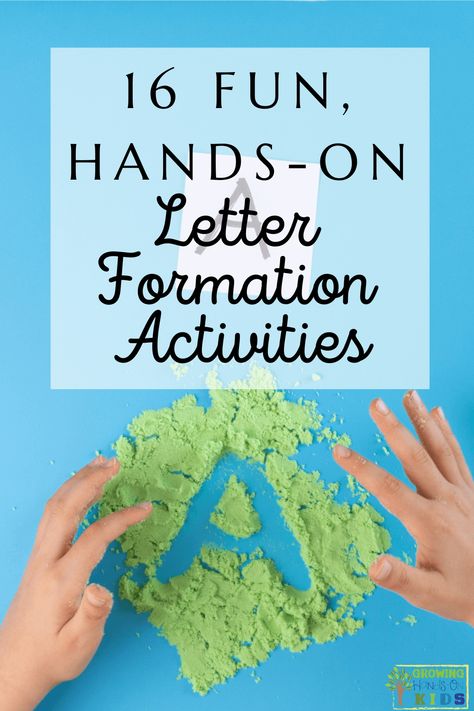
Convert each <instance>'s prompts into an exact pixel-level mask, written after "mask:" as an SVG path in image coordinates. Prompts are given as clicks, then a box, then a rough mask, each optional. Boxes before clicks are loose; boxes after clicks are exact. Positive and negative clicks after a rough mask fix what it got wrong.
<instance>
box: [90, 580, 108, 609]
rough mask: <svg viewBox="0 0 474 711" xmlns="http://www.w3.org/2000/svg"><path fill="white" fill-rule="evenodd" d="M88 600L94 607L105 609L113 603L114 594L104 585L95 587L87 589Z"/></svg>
mask: <svg viewBox="0 0 474 711" xmlns="http://www.w3.org/2000/svg"><path fill="white" fill-rule="evenodd" d="M87 599H88V600H89V602H90V603H91V605H94V607H104V605H107V603H110V602H111V601H112V593H110V592H109V591H108V590H107V589H106V588H103V587H102V585H93V586H89V587H88V588H87Z"/></svg>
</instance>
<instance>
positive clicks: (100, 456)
mask: <svg viewBox="0 0 474 711" xmlns="http://www.w3.org/2000/svg"><path fill="white" fill-rule="evenodd" d="M103 461H104V457H103V456H102V455H101V454H98V455H97V457H95V459H93V460H92V464H102V462H103Z"/></svg>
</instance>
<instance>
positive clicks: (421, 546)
mask: <svg viewBox="0 0 474 711" xmlns="http://www.w3.org/2000/svg"><path fill="white" fill-rule="evenodd" d="M404 405H405V408H406V410H407V412H408V415H409V417H410V419H411V421H412V422H413V425H414V426H415V429H416V431H417V434H418V437H419V438H420V441H418V440H417V439H416V438H415V437H414V436H413V435H412V434H411V433H410V432H409V431H408V430H407V429H406V428H405V427H404V426H403V425H402V424H401V422H399V421H398V419H397V418H396V417H395V415H394V414H393V412H391V411H390V410H389V409H388V407H387V406H386V405H385V403H384V402H383V401H382V400H380V399H378V400H374V402H373V403H372V405H371V408H370V414H371V416H372V418H373V420H374V421H375V423H376V425H377V426H378V428H379V429H380V431H381V432H382V434H383V435H385V438H386V440H387V442H388V444H389V445H390V447H391V448H392V449H393V451H394V453H395V454H396V455H397V457H398V458H399V460H400V462H401V463H402V465H403V468H404V469H405V472H406V474H407V476H408V478H409V479H410V481H411V482H412V483H413V484H414V486H415V487H416V491H413V490H412V489H410V488H409V487H408V486H405V484H403V483H402V482H401V481H400V480H399V479H396V478H395V477H393V476H392V475H391V474H389V473H388V472H386V471H385V470H384V469H382V468H381V467H378V466H376V465H375V464H372V462H369V461H367V460H366V459H365V458H364V457H361V456H360V455H358V454H356V452H353V451H352V450H350V449H347V448H346V447H341V446H340V445H337V446H336V447H334V457H335V459H336V461H337V463H338V464H339V465H340V466H341V467H342V468H343V469H345V470H346V472H349V474H352V475H353V476H355V477H356V479H357V480H358V481H359V482H360V483H361V484H362V486H364V487H365V488H366V489H368V490H369V491H370V492H372V493H373V494H374V496H376V497H377V498H378V499H379V501H380V503H381V504H382V505H383V506H385V508H386V509H388V511H390V512H391V513H392V514H394V516H397V518H399V519H400V520H401V521H402V523H403V524H404V525H405V526H406V528H407V529H408V531H410V533H411V534H412V536H413V537H414V538H415V540H416V542H417V544H418V547H417V553H416V566H414V567H413V566H410V565H407V564H406V563H403V562H402V561H401V560H398V558H394V557H393V556H391V555H383V556H381V557H380V558H379V559H378V560H377V561H375V563H373V564H372V566H371V568H370V571H369V575H370V577H371V578H372V580H373V581H374V582H375V583H377V584H378V585H381V586H382V587H384V588H387V589H388V590H393V591H394V592H396V593H398V594H399V595H402V596H403V597H404V598H406V599H407V600H408V602H411V603H412V604H413V605H416V606H417V607H422V608H424V609H425V610H430V611H431V612H435V613H436V614H438V615H442V616H443V617H448V618H450V619H452V620H462V621H463V622H468V623H470V624H471V625H474V482H473V479H472V476H471V472H470V471H469V467H468V466H467V464H466V461H465V459H464V456H463V453H462V451H461V448H460V446H459V444H458V442H457V440H456V438H455V437H454V435H453V433H452V431H451V428H450V426H449V424H448V422H447V420H446V419H445V417H444V414H443V412H442V410H441V408H439V407H437V408H435V409H434V410H432V411H431V412H428V410H427V409H426V407H425V406H424V404H423V402H422V400H421V399H420V397H419V395H418V393H416V392H415V391H414V390H412V391H410V392H408V393H407V394H406V395H405V398H404Z"/></svg>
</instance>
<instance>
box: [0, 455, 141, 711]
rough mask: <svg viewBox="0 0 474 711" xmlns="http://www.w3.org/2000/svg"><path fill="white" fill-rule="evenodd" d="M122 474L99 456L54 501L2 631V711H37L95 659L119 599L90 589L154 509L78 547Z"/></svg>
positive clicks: (126, 513) (104, 522)
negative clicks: (111, 548)
mask: <svg viewBox="0 0 474 711" xmlns="http://www.w3.org/2000/svg"><path fill="white" fill-rule="evenodd" d="M118 470H119V463H118V462H117V460H116V459H110V460H108V461H107V460H106V459H104V457H97V458H96V459H95V460H94V461H93V462H91V463H90V464H88V465H87V466H86V467H84V469H81V471H80V472H78V473H77V474H76V475H75V476H74V477H72V478H71V479H70V480H69V481H67V482H66V483H65V484H64V485H63V486H62V487H61V488H60V489H59V491H58V492H57V493H56V494H55V495H54V496H53V497H52V499H50V501H49V502H48V504H47V506H46V510H45V513H44V515H43V518H42V519H41V522H40V525H39V528H38V533H37V536H36V541H35V544H34V548H33V552H32V554H31V558H30V560H29V563H28V566H27V569H26V571H25V574H24V577H23V580H22V582H21V585H20V588H19V590H18V592H17V594H16V596H15V598H14V600H13V602H12V605H11V607H10V609H9V611H8V613H7V615H6V618H5V620H4V623H3V625H2V626H1V627H0V709H1V711H30V709H32V708H34V707H35V706H36V705H37V704H38V703H39V702H40V701H41V699H42V698H43V696H45V694H47V693H48V691H50V690H51V689H52V688H53V687H54V686H55V685H57V684H58V683H59V682H61V681H65V680H67V679H73V678H74V677H76V676H77V675H78V674H80V673H81V672H82V671H83V670H84V669H85V667H86V666H87V664H88V663H89V662H90V660H91V659H92V657H93V656H94V654H95V652H96V650H97V647H98V646H99V644H100V641H101V639H102V636H103V634H104V624H105V621H106V619H107V617H108V615H109V612H110V610H111V608H112V595H111V593H110V592H108V590H106V589H105V588H102V587H101V586H99V585H88V580H89V576H90V574H91V572H92V570H93V568H94V567H95V566H96V565H97V564H98V563H99V561H100V560H101V558H102V556H103V555H104V553H105V550H106V548H107V546H108V544H109V543H111V541H113V540H114V539H115V538H117V536H120V535H121V534H122V533H124V531H126V530H127V528H128V527H129V526H133V525H134V524H136V523H139V522H140V521H143V520H144V519H145V518H146V517H147V516H148V515H149V513H150V512H151V509H152V506H151V504H150V503H144V504H139V505H137V506H134V507H132V508H128V509H124V510H122V511H117V512H116V513H113V514H110V515H109V516H107V517H105V518H103V519H101V520H99V521H97V522H95V523H93V524H92V525H91V526H89V528H87V529H86V530H85V531H84V533H83V534H82V535H81V536H80V537H79V539H78V540H77V541H76V542H75V543H74V544H73V543H72V541H73V539H74V536H75V534H76V532H77V528H78V526H79V524H80V522H81V521H82V519H83V517H84V515H85V513H86V511H87V510H88V509H89V508H90V506H92V504H94V503H95V502H96V501H98V499H99V498H100V496H101V493H102V489H103V487H104V485H105V483H106V482H107V481H108V480H109V479H111V478H112V477H113V476H114V475H115V474H117V472H118Z"/></svg>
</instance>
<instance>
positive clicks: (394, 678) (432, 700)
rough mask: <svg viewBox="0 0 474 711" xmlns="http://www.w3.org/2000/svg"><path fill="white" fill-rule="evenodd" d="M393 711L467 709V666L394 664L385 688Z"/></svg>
mask: <svg viewBox="0 0 474 711" xmlns="http://www.w3.org/2000/svg"><path fill="white" fill-rule="evenodd" d="M385 686H387V687H388V688H389V689H390V690H391V692H392V707H393V708H394V709H413V710H414V709H416V710H421V709H468V708H469V665H468V664H397V665H396V666H394V667H393V669H392V670H391V672H390V673H389V675H388V681H387V683H386V684H385Z"/></svg>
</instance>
